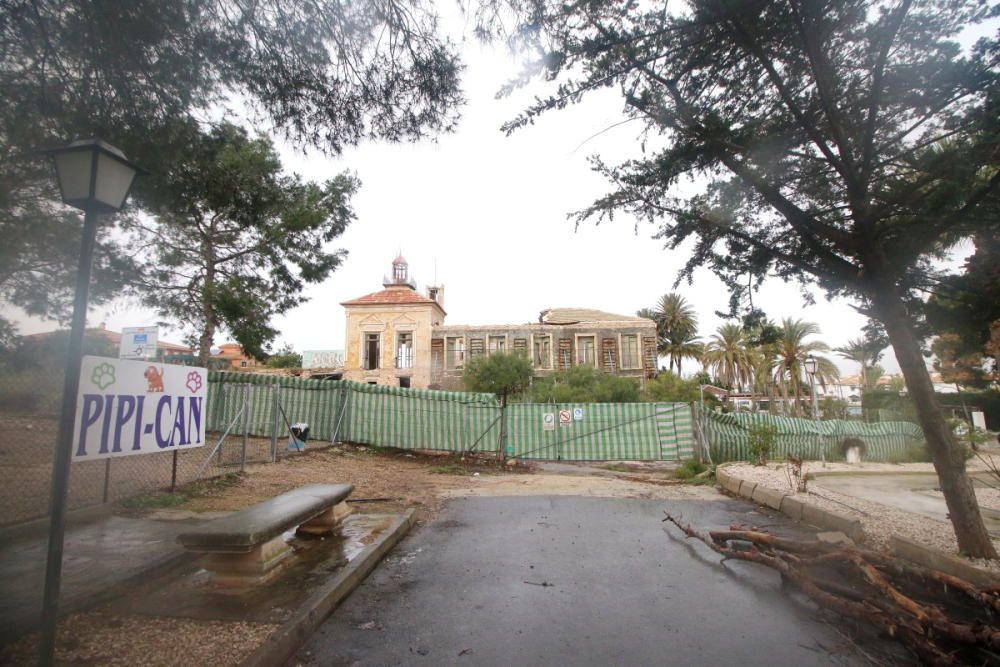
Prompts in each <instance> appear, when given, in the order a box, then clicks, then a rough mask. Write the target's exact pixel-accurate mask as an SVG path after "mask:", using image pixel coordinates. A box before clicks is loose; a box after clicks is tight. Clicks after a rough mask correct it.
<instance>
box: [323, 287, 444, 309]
mask: <svg viewBox="0 0 1000 667" xmlns="http://www.w3.org/2000/svg"><path fill="white" fill-rule="evenodd" d="M416 303H433V304H434V305H436V306H437V307H438V308H441V304H439V303H438V302H437V301H435V300H434V299H431V298H430V297H426V296H424V295H423V294H420V293H419V292H417V291H416V290H412V289H409V288H407V289H398V288H396V289H393V288H389V289H384V290H382V291H380V292H372V293H371V294H365V295H364V296H361V297H358V298H357V299H351V300H350V301H342V302H341V303H340V305H342V306H381V305H407V304H416ZM441 312H444V308H441Z"/></svg>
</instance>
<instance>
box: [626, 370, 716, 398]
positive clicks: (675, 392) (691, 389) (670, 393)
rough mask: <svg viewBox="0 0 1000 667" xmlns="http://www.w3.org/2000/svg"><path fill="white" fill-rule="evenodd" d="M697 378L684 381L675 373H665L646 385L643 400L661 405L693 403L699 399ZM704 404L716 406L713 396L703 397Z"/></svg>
mask: <svg viewBox="0 0 1000 667" xmlns="http://www.w3.org/2000/svg"><path fill="white" fill-rule="evenodd" d="M698 384H699V382H698V378H691V379H690V380H685V379H684V378H682V377H680V376H678V375H677V374H675V373H671V372H669V371H665V372H663V373H660V374H659V375H657V376H656V377H655V378H654V379H652V380H650V381H649V382H648V383H647V384H646V390H645V391H644V392H643V399H644V400H647V401H655V402H662V403H694V402H696V401H697V400H698V399H699V397H700V392H699V391H698ZM705 402H706V403H711V404H713V405H715V404H718V401H717V400H716V399H715V397H714V396H712V395H710V394H706V395H705Z"/></svg>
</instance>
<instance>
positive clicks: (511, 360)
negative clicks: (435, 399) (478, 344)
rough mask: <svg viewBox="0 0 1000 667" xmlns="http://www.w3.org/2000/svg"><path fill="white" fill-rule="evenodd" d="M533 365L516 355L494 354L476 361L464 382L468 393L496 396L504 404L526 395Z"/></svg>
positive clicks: (466, 369) (471, 362)
mask: <svg viewBox="0 0 1000 667" xmlns="http://www.w3.org/2000/svg"><path fill="white" fill-rule="evenodd" d="M531 374H532V369H531V361H530V360H529V359H528V358H527V357H526V356H524V355H523V354H519V353H517V352H494V353H493V354H490V355H480V356H477V357H473V358H472V359H470V360H469V361H468V363H467V364H466V365H465V375H464V376H463V378H462V379H463V380H464V382H465V387H466V389H468V390H469V391H478V392H484V393H487V394H496V395H497V396H498V397H499V398H500V401H501V403H503V404H504V405H506V403H507V399H508V398H510V397H514V396H517V395H518V394H520V393H521V392H523V391H524V390H525V389H526V388H527V387H528V384H529V383H530V382H531Z"/></svg>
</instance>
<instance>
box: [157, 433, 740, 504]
mask: <svg viewBox="0 0 1000 667" xmlns="http://www.w3.org/2000/svg"><path fill="white" fill-rule="evenodd" d="M603 465H604V464H601V465H600V466H599V469H597V470H596V472H599V473H601V475H602V476H599V477H598V476H592V473H594V472H595V470H594V469H591V468H589V467H588V466H582V465H581V466H564V468H566V470H567V474H547V473H543V472H540V469H541V468H540V467H539V466H538V465H536V464H531V463H529V464H523V463H522V464H519V465H517V466H507V467H505V468H504V469H503V470H500V469H498V468H497V466H496V464H495V463H493V462H492V461H483V460H481V459H471V458H467V459H466V460H464V461H463V460H460V459H456V458H455V457H454V456H451V455H446V456H429V455H426V454H420V453H417V454H412V453H409V452H400V451H396V450H389V451H377V450H374V449H371V448H368V447H362V446H352V445H344V446H340V447H334V448H329V449H324V450H321V451H315V452H313V453H310V454H306V455H303V456H295V457H289V458H287V459H284V460H282V461H279V462H278V463H268V464H261V465H253V466H248V467H247V474H245V475H240V476H238V477H234V478H227V479H222V480H218V481H214V482H206V483H200V484H195V485H193V486H192V487H190V488H189V489H186V490H185V492H186V493H187V494H188V496H189V500H187V502H185V503H184V504H182V505H180V506H178V507H177V508H176V510H172V512H190V511H194V512H210V511H231V510H238V509H242V508H244V507H247V506H248V505H251V504H253V503H257V502H260V501H262V500H266V499H267V498H271V497H273V496H276V495H278V494H279V493H284V492H285V491H289V490H291V489H293V488H295V487H297V486H301V485H303V484H321V483H344V482H349V483H351V484H354V487H355V489H354V493H352V494H351V498H352V499H359V498H389V499H390V500H387V501H383V502H378V503H365V504H364V506H363V507H364V508H365V511H366V512H385V511H399V510H402V509H406V508H410V507H413V508H415V509H416V513H415V516H416V518H417V520H418V521H424V520H426V519H427V518H428V517H429V516H430V515H432V514H434V513H435V512H437V511H438V510H439V509H440V508H441V507H442V505H443V504H444V502H445V501H446V500H447V499H448V498H453V497H455V496H465V495H478V496H491V495H495V496H508V495H581V496H600V497H607V498H705V499H718V498H720V497H721V496H720V495H719V494H718V492H717V491H715V490H714V489H713V488H712V487H711V486H694V485H688V484H681V483H679V482H678V481H677V480H675V479H673V476H672V472H671V471H670V470H666V469H664V470H661V469H658V468H655V467H648V466H647V467H641V466H640V467H637V468H636V469H635V470H634V471H633V470H631V469H630V470H629V472H625V473H615V472H611V471H608V470H606V469H605V468H604V467H603ZM542 468H543V467H542Z"/></svg>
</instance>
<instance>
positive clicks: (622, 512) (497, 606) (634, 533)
mask: <svg viewBox="0 0 1000 667" xmlns="http://www.w3.org/2000/svg"><path fill="white" fill-rule="evenodd" d="M664 510H669V511H671V512H673V513H675V514H680V515H682V516H683V517H684V519H686V520H688V521H690V522H691V523H693V524H694V525H695V526H697V527H699V528H700V529H715V528H726V527H728V526H729V525H730V523H731V522H733V521H741V522H755V523H758V524H767V525H768V526H769V527H770V530H772V531H773V532H776V533H778V534H783V535H801V534H802V532H803V529H801V528H800V527H798V526H797V525H795V524H790V523H789V522H787V521H786V520H784V519H783V518H781V517H777V516H773V515H768V516H765V515H762V514H758V513H757V512H756V511H754V508H753V507H752V506H751V505H748V504H746V503H743V502H740V501H733V500H718V501H689V500H634V499H617V498H583V497H573V496H568V497H567V496H560V497H556V496H528V497H503V498H499V497H470V498H457V499H455V500H453V501H451V503H450V504H449V506H448V507H447V508H446V510H445V511H444V512H443V513H442V514H441V515H440V516H439V517H438V518H437V519H436V520H435V521H433V522H432V523H430V524H429V525H427V526H426V527H424V528H422V529H421V530H419V531H418V532H416V533H415V534H411V536H410V537H408V538H407V539H406V540H404V541H403V542H402V543H400V545H398V546H397V547H396V551H395V553H394V554H393V555H392V556H391V557H390V558H389V559H388V560H387V561H386V562H385V563H384V564H383V565H382V566H381V567H380V568H379V569H378V570H377V571H376V572H375V573H374V574H373V575H372V576H371V577H370V578H369V579H368V580H367V581H366V582H365V583H364V584H363V585H362V586H361V587H360V588H359V589H358V590H357V591H355V592H354V594H353V595H352V596H351V598H349V599H348V600H347V601H346V602H345V603H344V604H343V605H342V606H341V607H340V608H339V609H338V610H337V611H336V612H335V613H334V614H333V615H332V616H331V617H330V619H328V620H327V622H326V623H325V624H324V625H323V626H322V627H321V628H320V629H319V630H318V631H317V633H316V634H315V635H314V636H313V637H312V639H311V640H310V641H309V642H308V643H307V644H305V645H304V646H303V647H302V648H301V649H300V650H299V652H298V654H297V659H296V661H295V662H294V663H291V664H308V665H324V666H337V665H352V666H353V665H379V666H383V665H477V666H478V665H487V666H489V665H496V666H500V665H525V666H531V665H575V666H577V665H595V666H596V665H601V666H605V665H663V664H670V665H732V664H739V665H741V666H749V665H768V666H770V665H830V664H850V665H853V664H866V662H865V660H864V659H863V658H862V657H861V656H860V655H858V654H856V653H855V652H854V649H853V647H851V645H850V644H849V643H848V642H845V641H844V638H843V636H841V635H840V634H839V633H837V632H836V631H835V630H834V629H833V628H832V627H830V626H829V625H827V624H825V623H822V622H821V621H820V620H819V618H818V613H817V612H816V610H815V609H814V608H813V607H811V606H809V605H808V604H805V603H802V602H797V601H796V600H795V598H792V597H790V596H789V595H787V594H786V593H784V592H782V591H781V590H780V582H779V578H778V575H777V574H776V573H774V572H772V571H770V570H767V569H765V568H762V567H759V566H755V565H752V564H748V563H742V562H729V563H726V564H725V566H723V565H720V564H719V561H720V558H719V556H718V555H716V554H714V553H713V552H711V551H710V550H709V549H708V548H707V547H705V546H704V545H701V544H698V543H693V542H690V541H686V540H684V539H681V538H680V537H678V532H677V531H676V530H674V529H673V528H669V529H668V528H666V525H665V524H663V523H661V519H662V517H663V511H664Z"/></svg>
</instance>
